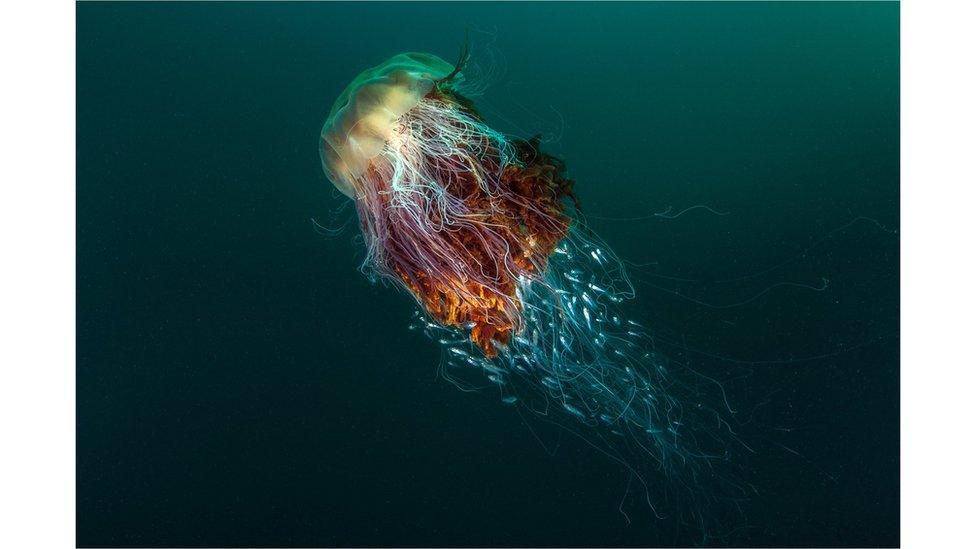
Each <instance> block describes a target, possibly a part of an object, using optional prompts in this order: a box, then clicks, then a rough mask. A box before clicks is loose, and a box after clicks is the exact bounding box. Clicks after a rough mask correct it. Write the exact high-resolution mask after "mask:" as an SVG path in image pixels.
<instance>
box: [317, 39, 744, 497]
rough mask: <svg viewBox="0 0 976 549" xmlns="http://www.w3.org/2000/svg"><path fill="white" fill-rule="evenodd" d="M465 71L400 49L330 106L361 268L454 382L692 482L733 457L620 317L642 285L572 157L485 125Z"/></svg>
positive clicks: (696, 396)
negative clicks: (599, 226)
mask: <svg viewBox="0 0 976 549" xmlns="http://www.w3.org/2000/svg"><path fill="white" fill-rule="evenodd" d="M463 68H464V56H462V60H461V61H459V62H458V64H457V65H451V64H449V63H447V62H445V61H443V60H442V59H440V58H438V57H436V56H434V55H429V54H421V53H404V54H400V55H397V56H394V57H392V58H390V59H389V60H387V61H386V62H384V63H382V64H380V65H378V66H376V67H374V68H372V69H369V70H367V71H365V72H363V73H362V74H360V75H359V76H358V77H356V78H355V79H354V80H353V82H352V83H351V84H350V85H349V86H348V87H346V89H345V90H344V91H343V92H342V94H341V95H340V96H339V99H338V100H337V101H336V102H335V105H334V106H333V107H332V109H331V111H330V113H329V116H328V119H327V120H326V122H325V125H324V126H323V128H322V133H321V141H320V154H321V159H322V166H323V168H324V170H325V173H326V175H327V176H328V177H329V179H330V180H331V181H332V183H333V184H334V185H335V186H336V188H338V189H339V190H340V191H341V192H342V193H343V194H345V195H346V196H348V197H349V198H351V199H353V200H354V201H355V204H356V207H357V211H358V216H359V221H360V226H361V230H362V233H363V238H364V242H365V246H366V259H365V261H364V263H363V270H364V271H365V272H366V273H367V274H368V275H370V276H371V277H373V278H374V279H381V280H389V281H392V282H393V283H394V284H396V285H398V286H400V287H401V288H403V289H405V290H406V291H407V292H408V293H409V294H411V295H412V296H413V297H414V298H415V299H416V300H417V302H418V304H419V306H420V309H421V311H422V312H420V313H418V316H419V317H420V318H419V324H418V325H419V326H421V327H423V329H424V330H425V332H426V333H427V334H428V335H429V336H430V337H431V338H433V339H435V340H436V341H438V342H439V343H440V344H441V345H443V348H444V352H443V355H444V357H445V361H444V366H445V367H444V368H443V369H442V371H444V373H445V374H446V375H447V377H448V378H449V379H452V381H454V380H457V379H459V378H462V377H465V376H460V375H456V374H455V372H464V373H465V374H469V373H471V372H476V373H477V375H478V376H480V378H479V379H481V380H484V379H487V382H486V383H488V382H490V384H494V385H495V386H497V387H498V388H499V390H500V391H501V393H502V401H503V402H505V403H507V404H517V405H518V406H522V407H527V408H528V409H530V410H531V411H534V412H539V413H540V414H542V415H545V416H546V418H547V419H551V418H555V417H556V416H557V415H558V416H559V417H560V418H565V419H566V424H575V425H579V423H583V424H585V425H587V426H588V429H589V430H590V431H591V432H593V433H596V434H595V435H594V436H595V437H596V438H598V439H600V440H609V439H613V440H621V441H624V442H622V443H621V444H623V445H624V446H627V447H628V448H631V449H636V451H638V452H640V453H641V455H642V456H651V458H652V459H651V460H650V461H651V462H653V463H654V464H655V466H656V467H657V468H659V469H660V470H661V471H662V472H664V473H665V474H667V475H668V476H669V477H671V476H673V477H676V478H679V479H684V480H683V481H682V482H687V483H692V482H696V481H695V480H688V479H698V478H701V477H703V476H704V475H700V474H698V473H699V472H703V471H711V468H710V467H708V464H710V462H711V461H713V460H715V459H727V455H728V454H727V450H726V447H727V444H726V442H727V440H728V438H729V437H730V436H734V433H732V432H731V428H730V427H729V424H728V423H727V422H726V421H725V419H724V415H723V410H722V407H721V406H710V405H709V401H708V399H707V397H706V396H705V392H704V391H702V390H700V385H696V384H695V383H690V384H689V383H685V382H684V381H683V379H682V378H680V376H675V375H674V372H672V371H671V370H670V368H669V365H668V363H667V362H666V361H665V360H664V359H663V358H662V357H661V355H660V354H658V353H657V351H656V348H655V339H654V337H652V336H651V335H650V334H649V333H648V332H647V330H646V329H645V328H644V327H642V326H641V325H640V324H638V323H637V322H634V321H631V320H628V319H626V318H625V316H624V314H623V313H622V312H621V306H620V303H621V302H622V301H624V300H626V299H629V298H632V297H634V291H633V286H632V284H631V283H630V281H629V279H628V277H627V273H626V270H625V269H624V267H623V264H622V262H621V261H620V260H619V259H618V258H617V257H616V256H615V255H614V253H613V252H612V251H611V250H610V249H609V248H608V247H607V246H606V245H605V244H604V243H603V242H602V240H600V239H599V237H597V236H596V235H595V234H593V232H592V231H590V230H589V229H588V228H587V227H586V226H585V224H584V223H582V222H581V220H580V219H578V216H577V212H579V202H578V200H577V198H576V196H575V194H574V193H573V182H572V181H571V180H570V179H568V178H567V177H566V171H565V168H564V165H563V163H562V162H561V161H560V160H558V159H556V158H555V157H553V156H551V155H549V154H546V153H544V152H542V151H541V150H540V142H539V139H538V138H535V139H530V140H524V139H518V138H512V137H509V136H507V135H504V134H502V133H500V132H497V131H495V130H493V129H492V128H491V127H489V126H488V125H487V124H486V123H485V121H484V120H483V118H482V117H481V116H480V115H479V113H478V112H477V110H476V109H475V106H474V104H473V103H472V102H471V101H470V100H469V99H467V98H466V97H465V96H464V95H463V94H462V93H461V91H460V89H461V88H462V84H463V73H462V71H463ZM553 407H554V408H555V409H556V410H560V411H561V412H562V413H561V414H550V413H549V412H550V410H551V408H553ZM561 424H562V423H561ZM614 437H619V438H616V439H614ZM604 447H605V448H606V447H607V446H604ZM618 461H621V462H623V460H618ZM632 471H633V470H632ZM679 472H682V473H686V474H678V473H679ZM645 486H646V484H645Z"/></svg>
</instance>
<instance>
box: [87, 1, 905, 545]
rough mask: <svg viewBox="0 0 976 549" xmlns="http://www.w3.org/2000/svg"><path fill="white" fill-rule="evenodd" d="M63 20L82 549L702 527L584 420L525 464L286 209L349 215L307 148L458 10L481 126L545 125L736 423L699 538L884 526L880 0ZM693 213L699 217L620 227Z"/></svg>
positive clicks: (858, 533) (889, 507) (872, 534)
mask: <svg viewBox="0 0 976 549" xmlns="http://www.w3.org/2000/svg"><path fill="white" fill-rule="evenodd" d="M77 14H78V42H77V52H78V53H77V55H78V70H77V80H78V84H77V112H78V118H77V128H78V129H77V141H78V151H77V152H78V154H77V162H78V192H77V197H78V198H77V200H78V202H77V209H78V227H77V242H78V265H77V273H78V275H77V276H78V278H77V285H78V316H77V320H78V334H77V336H78V337H77V349H78V375H77V383H78V389H77V391H78V400H77V402H78V409H77V417H78V432H77V435H78V437H77V450H78V454H77V459H78V465H77V467H78V481H77V482H78V484H77V498H78V543H79V544H81V545H125V546H146V545H150V546H159V545H164V546H185V545H193V546H200V545H204V546H208V545H209V546H213V545H244V546H254V545H272V546H290V545H436V546H445V545H505V546H512V545H546V546H553V545H557V546H558V545H598V546H599V545H662V544H664V545H668V544H694V543H699V542H701V540H702V538H701V532H696V530H695V528H694V527H693V525H692V526H690V527H687V528H678V529H677V531H676V530H675V528H673V527H672V526H671V525H670V524H669V523H668V521H659V520H656V519H654V518H653V517H652V516H650V512H649V511H648V509H647V508H646V506H642V504H641V502H640V499H639V498H637V497H635V496H634V494H633V491H631V493H630V495H629V496H627V497H625V495H624V491H625V487H626V484H627V474H626V472H625V471H624V470H623V469H622V468H621V467H620V466H619V465H616V464H614V463H613V462H611V461H609V460H608V459H606V458H605V457H603V456H601V455H600V454H598V453H597V452H594V451H593V450H592V449H591V448H589V447H588V446H586V445H585V444H584V443H582V442H581V441H579V440H576V439H574V438H572V437H563V438H562V439H561V440H560V442H559V444H558V448H557V450H556V452H555V454H554V455H550V453H548V452H547V451H546V450H545V449H544V448H543V446H542V445H540V444H539V442H538V441H537V440H536V439H535V438H534V437H533V434H532V431H530V429H529V428H528V427H527V426H526V425H525V424H524V423H523V422H522V420H521V419H520V418H519V416H518V415H517V414H516V413H514V412H513V410H512V409H511V408H505V407H502V406H501V405H499V404H498V403H497V402H496V399H495V398H493V397H492V396H491V395H478V394H474V395H472V394H464V393H461V392H460V391H458V390H456V389H455V388H454V387H453V386H451V385H450V384H448V383H446V382H444V381H443V380H440V379H439V378H438V377H437V375H436V366H437V363H438V360H439V356H440V355H439V352H440V351H439V349H438V346H437V345H436V344H435V343H433V342H431V341H428V340H427V339H425V338H424V337H422V336H420V335H418V334H417V333H416V332H411V331H409V330H407V324H408V323H409V319H410V316H411V313H412V311H413V306H412V302H411V300H410V299H409V298H408V297H407V296H405V295H403V294H400V293H398V292H396V291H394V290H392V289H390V288H384V287H382V286H378V285H371V284H370V283H368V282H367V280H366V279H365V278H364V277H363V276H362V275H360V274H359V273H358V272H357V270H356V267H357V266H358V261H359V259H360V258H361V255H362V254H361V250H360V248H359V247H358V245H357V244H355V243H353V242H352V237H353V235H355V234H356V233H357V232H358V231H357V229H356V225H355V222H351V223H350V224H349V230H348V231H347V232H346V233H345V234H344V235H343V236H342V237H340V238H337V239H327V238H324V237H323V236H321V235H319V234H316V232H315V231H314V230H313V227H312V224H311V222H310V218H312V217H315V218H316V219H319V220H320V221H322V222H323V223H327V224H332V223H333V220H339V221H341V220H344V219H346V218H347V217H349V216H350V215H351V209H349V210H346V211H345V212H343V213H341V214H339V215H338V216H335V215H333V212H334V211H335V210H336V208H337V207H338V206H339V205H340V204H341V203H342V202H343V200H344V199H343V198H341V197H337V196H335V193H334V192H333V191H332V188H331V185H330V184H329V183H328V181H327V180H326V179H325V177H324V175H323V174H322V171H321V168H320V165H319V158H318V152H317V149H316V146H317V138H318V132H319V129H320V126H321V124H322V121H323V120H324V118H325V116H326V114H327V112H328V110H329V108H330V107H331V104H332V101H333V100H334V98H335V96H336V95H337V94H338V93H339V92H340V91H341V90H342V88H343V87H344V86H345V85H346V83H347V82H348V81H349V80H350V79H351V78H352V77H354V76H355V75H356V74H357V73H358V72H360V71H361V70H362V69H364V68H366V67H369V66H372V65H375V64H377V63H378V62H380V61H382V60H383V59H385V58H386V57H388V56H390V55H392V54H395V53H398V52H401V51H408V50H417V51H427V52H431V53H435V54H438V55H441V56H442V57H444V58H446V59H451V60H453V59H454V57H455V56H456V52H457V51H458V49H459V47H460V44H461V42H462V41H463V39H464V31H465V29H466V28H469V29H471V36H472V44H473V46H474V52H475V56H476V59H477V60H478V61H480V62H481V63H482V64H483V65H490V66H493V67H494V68H495V69H497V71H496V74H495V76H494V77H493V78H492V79H491V81H490V86H489V87H488V89H487V90H486V91H485V93H484V96H483V97H480V98H476V102H477V104H478V105H479V107H481V108H482V110H483V111H484V114H485V115H486V117H487V119H488V121H489V122H491V123H492V124H493V125H495V126H496V127H498V128H499V129H501V130H505V131H508V132H513V133H520V134H530V133H536V132H543V133H545V134H546V135H548V136H550V137H551V138H552V140H551V141H550V142H549V143H548V150H549V151H550V152H552V153H554V154H557V155H559V156H561V157H563V158H565V159H566V161H567V164H568V167H569V171H570V174H571V176H572V177H573V178H574V179H575V180H576V181H577V191H578V193H579V195H580V198H581V200H582V202H583V204H584V207H585V208H586V211H587V212H588V213H589V214H590V215H591V216H593V219H592V220H591V224H592V225H593V227H594V228H595V230H597V231H598V232H599V233H600V234H601V235H602V236H603V237H604V239H605V240H607V241H608V242H609V243H610V244H611V246H613V247H614V249H615V250H616V251H617V252H618V253H619V255H621V256H622V257H624V258H626V259H629V260H631V261H633V262H636V263H642V264H646V265H645V266H644V267H642V268H641V271H642V272H635V273H634V278H635V281H636V284H637V289H638V297H637V300H636V304H635V305H634V306H633V307H631V309H630V310H631V311H632V312H633V314H634V316H635V317H636V319H637V320H640V321H643V322H647V323H649V324H650V325H652V326H655V327H656V328H657V329H659V330H662V331H666V332H667V333H669V334H672V335H674V334H677V335H678V336H680V339H683V341H684V345H683V346H681V347H676V348H671V349H662V350H664V351H665V352H666V353H668V354H670V355H672V356H673V357H674V358H675V359H676V360H682V361H686V362H688V363H690V364H692V365H693V366H694V367H695V368H697V369H699V370H701V371H706V372H708V373H709V375H712V376H714V377H715V378H717V379H721V380H723V382H724V384H725V388H726V391H727V393H728V396H729V399H730V401H731V404H732V406H733V407H734V408H735V409H736V410H737V411H738V418H739V420H741V421H742V422H743V423H746V424H748V425H750V426H752V427H755V428H753V429H752V430H751V431H750V433H752V434H753V436H755V437H757V439H756V440H755V442H756V446H757V448H762V450H761V451H757V453H756V454H755V455H753V456H752V457H751V458H750V459H749V461H748V463H747V464H746V465H744V468H745V471H746V473H747V476H748V480H749V482H751V483H752V484H754V485H755V486H756V487H757V490H758V492H757V493H756V494H755V495H754V496H753V497H751V498H749V499H748V500H746V501H743V502H741V503H740V507H741V515H740V516H739V517H738V518H737V519H736V520H730V521H729V524H728V531H727V532H725V534H726V535H724V536H721V537H716V538H711V539H708V540H707V543H709V544H716V545H777V546H783V545H785V546H796V545H801V546H809V545H867V546H876V545H894V544H897V543H898V540H899V537H898V527H899V517H898V501H899V499H898V498H899V455H898V445H899V416H898V412H899V407H898V387H899V386H898V315H899V302H898V282H899V281H898V259H899V255H898V235H897V233H896V232H894V231H895V230H896V229H897V227H898V221H899V220H898V178H899V172H898V169H899V168H898V158H899V157H898V154H899V153H898V150H899V149H898V147H899V135H898V132H899V118H898V102H899V92H898V80H899V68H898V64H899V50H898V48H899V13H898V4H893V3H871V4H866V3H865V4H860V3H824V4H792V3H791V4H770V3H761V4H759V3H757V4H746V3H734V4H731V3H730V4H726V3H723V4H610V5H606V4H600V5H596V4H544V5H543V4H532V5H515V4H493V5H487V4H485V5H482V4H465V5H461V4H381V3H371V4H348V5H345V4H285V5H265V4H201V5H176V4H156V5H153V4H132V5H130V4H97V3H84V4H79V6H78V10H77ZM492 56H494V61H493V62H492V61H490V59H491V58H492ZM698 204H705V205H708V206H709V207H711V208H713V209H714V210H716V211H720V212H723V213H724V212H727V213H728V215H723V216H719V215H714V214H710V213H708V212H707V211H705V210H704V209H701V208H700V209H695V210H692V211H689V212H687V213H685V214H684V215H682V216H680V217H677V218H676V219H666V218H664V217H655V216H653V215H651V214H653V213H655V212H661V211H665V210H666V209H667V208H668V207H669V206H670V207H672V210H671V211H672V213H674V212H678V211H680V210H683V209H684V208H687V207H690V206H694V205H698ZM637 217H644V219H638V220H633V219H631V218H637ZM859 217H864V218H870V220H866V219H860V220H858V218H859ZM611 218H615V219H611ZM855 220H856V221H855ZM872 220H873V221H872ZM747 275H748V276H747ZM742 277H746V278H742ZM675 278H680V279H687V280H689V281H680V280H675ZM822 279H827V280H828V281H829V284H828V285H827V287H826V288H825V289H823V290H822V291H815V290H812V289H810V288H809V287H813V288H822ZM804 286H809V287H804ZM757 296H758V297H757ZM706 304H707V305H706ZM757 426H758V427H757ZM550 435H551V434H550ZM556 436H558V433H557V434H556ZM550 446H552V445H550ZM787 448H788V449H789V450H790V451H787V450H786V449H787ZM622 499H623V503H621V500H622ZM618 506H622V507H623V508H624V510H625V511H627V513H628V515H629V516H630V519H631V522H630V524H628V523H627V520H626V519H625V518H624V516H623V515H622V514H621V513H620V512H619V511H618Z"/></svg>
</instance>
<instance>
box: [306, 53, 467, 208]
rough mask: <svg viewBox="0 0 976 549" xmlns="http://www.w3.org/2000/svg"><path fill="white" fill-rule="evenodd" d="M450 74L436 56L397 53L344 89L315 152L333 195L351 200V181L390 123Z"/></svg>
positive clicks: (385, 136) (372, 154)
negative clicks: (317, 151)
mask: <svg viewBox="0 0 976 549" xmlns="http://www.w3.org/2000/svg"><path fill="white" fill-rule="evenodd" d="M454 68H455V67H454V65H451V64H450V63H447V62H446V61H444V60H443V59H441V58H439V57H437V56H436V55H431V54H426V53H401V54H399V55H395V56H393V57H391V58H390V59H388V60H386V61H385V62H383V63H381V64H379V65H377V66H375V67H373V68H371V69H368V70H366V71H363V72H362V73H361V74H359V76H357V77H356V78H355V79H354V80H353V81H352V83H350V84H349V85H348V86H346V89H345V90H343V92H342V93H341V94H340V95H339V98H338V99H336V101H335V103H334V104H333V105H332V109H331V110H330V111H329V116H328V118H327V119H326V121H325V124H324V125H323V126H322V133H321V136H320V146H319V154H320V156H321V159H322V168H323V169H324V170H325V173H326V175H327V176H328V177H329V179H330V180H331V181H332V183H333V184H334V185H335V186H336V188H337V189H339V190H340V191H341V192H342V193H343V194H345V195H346V196H348V197H350V198H355V196H356V183H357V181H358V180H359V178H360V177H361V176H362V174H363V172H364V171H365V170H366V168H367V167H368V166H369V162H370V161H371V160H372V159H373V158H375V157H376V156H377V155H378V154H380V152H382V150H383V148H384V147H385V146H386V144H387V142H388V141H389V139H390V137H391V134H392V132H393V125H394V123H395V122H396V120H397V119H398V118H399V117H400V116H401V115H403V114H404V113H405V112H407V111H409V110H410V109H411V108H413V107H414V106H416V105H417V103H419V102H420V100H421V99H422V98H423V97H424V96H425V95H427V94H428V93H429V92H430V91H431V89H433V87H434V85H435V83H436V81H437V80H439V79H441V78H444V77H446V76H447V75H449V74H451V72H452V71H454Z"/></svg>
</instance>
